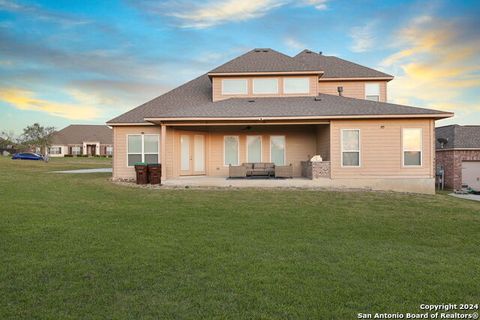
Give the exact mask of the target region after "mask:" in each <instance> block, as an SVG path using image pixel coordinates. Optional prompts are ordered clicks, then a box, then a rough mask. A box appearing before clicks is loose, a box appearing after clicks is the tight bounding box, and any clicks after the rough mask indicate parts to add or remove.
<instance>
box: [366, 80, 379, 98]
mask: <svg viewBox="0 0 480 320" xmlns="http://www.w3.org/2000/svg"><path fill="white" fill-rule="evenodd" d="M365 99H367V100H372V101H380V84H378V83H365Z"/></svg>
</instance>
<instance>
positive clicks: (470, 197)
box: [448, 193, 480, 201]
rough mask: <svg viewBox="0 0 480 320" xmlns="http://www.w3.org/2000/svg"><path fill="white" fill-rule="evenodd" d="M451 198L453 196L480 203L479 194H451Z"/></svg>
mask: <svg viewBox="0 0 480 320" xmlns="http://www.w3.org/2000/svg"><path fill="white" fill-rule="evenodd" d="M448 195H449V196H453V197H456V198H461V199H467V200H473V201H480V195H478V194H456V193H449V194H448Z"/></svg>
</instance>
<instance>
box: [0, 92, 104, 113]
mask: <svg viewBox="0 0 480 320" xmlns="http://www.w3.org/2000/svg"><path fill="white" fill-rule="evenodd" d="M83 99H85V97H83ZM0 101H3V102H6V103H8V104H10V105H12V106H13V107H15V108H17V109H20V110H30V111H39V112H45V113H48V114H50V115H53V116H57V117H62V118H66V119H70V120H92V119H95V118H98V117H99V116H100V115H101V112H100V110H99V109H98V108H96V107H92V106H88V105H85V104H83V103H81V102H80V101H79V102H77V103H58V102H54V101H48V100H45V99H39V98H37V97H36V96H35V94H34V93H33V92H31V91H28V90H22V89H16V88H14V89H0Z"/></svg>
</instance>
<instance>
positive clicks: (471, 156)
mask: <svg viewBox="0 0 480 320" xmlns="http://www.w3.org/2000/svg"><path fill="white" fill-rule="evenodd" d="M435 133H436V137H437V142H436V149H437V169H443V170H444V173H445V187H447V188H449V189H456V190H459V189H461V188H462V185H466V186H469V187H471V188H473V189H475V190H480V126H460V125H458V124H454V125H450V126H444V127H438V128H436V129H435Z"/></svg>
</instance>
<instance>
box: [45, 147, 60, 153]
mask: <svg viewBox="0 0 480 320" xmlns="http://www.w3.org/2000/svg"><path fill="white" fill-rule="evenodd" d="M48 153H50V154H62V147H50V148H49V151H48Z"/></svg>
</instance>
